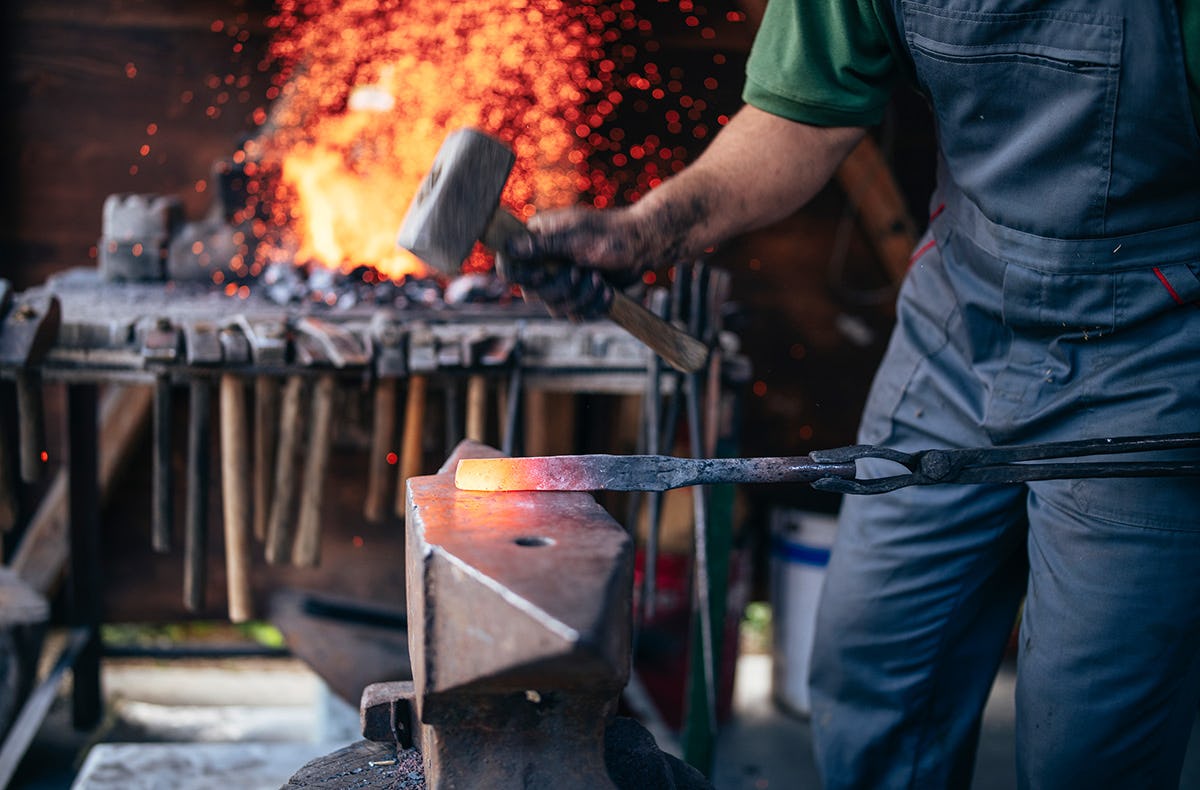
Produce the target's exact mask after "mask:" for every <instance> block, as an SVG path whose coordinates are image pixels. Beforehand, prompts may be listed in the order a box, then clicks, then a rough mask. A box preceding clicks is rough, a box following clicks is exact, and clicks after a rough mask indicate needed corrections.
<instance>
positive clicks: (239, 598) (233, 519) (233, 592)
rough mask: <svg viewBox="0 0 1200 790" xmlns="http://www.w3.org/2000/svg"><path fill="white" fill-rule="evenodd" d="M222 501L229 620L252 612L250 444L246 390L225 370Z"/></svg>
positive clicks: (237, 620) (238, 620) (222, 386)
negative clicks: (248, 438)
mask: <svg viewBox="0 0 1200 790" xmlns="http://www.w3.org/2000/svg"><path fill="white" fill-rule="evenodd" d="M220 398H221V403H220V415H221V423H220V425H221V430H220V434H221V504H222V508H223V514H224V521H225V579H226V589H227V591H228V598H229V602H228V605H229V620H230V622H234V623H244V622H246V621H247V620H249V619H251V618H252V617H253V616H254V606H253V603H252V595H251V588H250V565H251V561H250V529H251V525H250V491H249V489H248V483H249V468H248V467H249V465H250V448H249V447H248V446H247V444H248V442H247V440H246V434H247V433H248V432H249V431H248V425H249V420H248V418H247V414H246V392H245V387H244V386H243V384H242V379H241V378H240V377H239V376H236V375H233V374H231V373H226V374H224V375H222V376H221V384H220Z"/></svg>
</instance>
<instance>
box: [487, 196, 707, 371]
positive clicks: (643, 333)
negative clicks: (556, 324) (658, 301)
mask: <svg viewBox="0 0 1200 790" xmlns="http://www.w3.org/2000/svg"><path fill="white" fill-rule="evenodd" d="M517 233H528V230H526V228H525V224H524V223H523V222H521V220H519V219H517V218H516V217H514V216H513V215H512V214H511V213H509V212H508V210H507V209H505V208H503V207H501V208H498V209H496V213H495V214H493V215H492V219H491V222H489V223H488V226H487V229H486V230H485V231H484V233H483V238H482V241H483V243H484V244H485V245H487V246H488V247H491V248H492V249H493V250H498V249H503V246H504V244H505V242H506V240H507V239H508V238H509V237H511V236H513V235H515V234H517ZM608 317H609V318H611V319H612V321H613V323H615V324H617V326H620V327H621V328H623V329H624V330H625V331H627V332H629V334H631V335H633V336H634V337H636V338H637V339H638V340H640V341H642V343H644V344H645V345H646V346H647V347H649V348H650V350H652V351H654V352H655V353H656V354H658V355H659V356H660V357H662V358H663V359H664V360H666V361H667V363H668V364H669V365H670V366H671V367H673V368H675V369H676V370H679V371H682V372H684V373H691V372H693V371H696V370H699V369H700V368H702V367H704V363H705V362H706V361H707V360H708V347H707V346H705V345H704V344H703V343H701V342H700V341H699V340H697V339H696V338H694V337H692V336H691V335H689V334H688V333H687V332H684V331H683V330H682V329H680V328H679V327H677V326H675V325H673V324H670V323H667V322H666V321H664V320H663V319H661V318H659V317H658V316H656V315H655V314H654V313H652V312H650V311H649V310H647V309H646V308H644V307H642V306H641V305H640V304H638V303H636V302H634V301H633V300H632V299H630V298H629V297H628V296H626V295H625V294H623V293H621V292H620V291H618V290H616V289H615V288H614V289H613V292H612V300H611V301H610V302H609V307H608Z"/></svg>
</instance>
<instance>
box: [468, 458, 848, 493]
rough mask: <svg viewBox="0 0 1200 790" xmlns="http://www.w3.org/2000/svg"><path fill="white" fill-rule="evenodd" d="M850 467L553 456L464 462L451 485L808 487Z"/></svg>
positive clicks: (800, 461)
mask: <svg viewBox="0 0 1200 790" xmlns="http://www.w3.org/2000/svg"><path fill="white" fill-rule="evenodd" d="M854 474H855V470H854V463H853V462H847V463H834V464H822V463H817V462H815V461H813V459H812V458H810V457H809V456H807V455H798V456H793V457H785V458H677V457H675V456H669V455H556V456H542V457H536V458H464V459H462V460H461V461H459V462H458V469H457V470H456V472H455V475H454V484H455V485H456V486H457V487H458V488H460V489H463V490H467V491H666V490H668V489H671V488H682V487H685V486H694V485H705V484H710V483H811V482H814V481H816V480H820V479H823V478H828V477H839V478H852V477H854Z"/></svg>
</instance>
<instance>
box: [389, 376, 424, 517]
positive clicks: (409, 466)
mask: <svg viewBox="0 0 1200 790" xmlns="http://www.w3.org/2000/svg"><path fill="white" fill-rule="evenodd" d="M428 385H429V380H428V379H427V378H426V377H425V376H424V375H421V374H417V375H414V376H410V377H409V379H408V397H407V399H406V400H405V404H404V429H403V435H402V436H401V442H402V444H401V447H400V473H399V476H398V477H397V479H396V501H395V506H394V510H395V513H396V515H397V516H399V517H400V518H404V513H405V510H406V508H407V493H406V492H405V483H407V482H408V478H410V477H416V476H417V475H419V474H421V448H422V439H423V438H424V434H425V396H426V391H427V388H428Z"/></svg>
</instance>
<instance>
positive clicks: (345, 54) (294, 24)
mask: <svg viewBox="0 0 1200 790" xmlns="http://www.w3.org/2000/svg"><path fill="white" fill-rule="evenodd" d="M299 9H300V6H299V4H297V3H295V2H284V3H282V4H281V7H280V11H279V14H278V15H277V16H276V17H274V18H273V19H272V24H273V25H275V26H276V27H277V29H278V34H277V38H276V40H275V41H274V43H273V45H272V54H273V55H274V57H276V58H277V59H278V60H279V62H280V63H281V64H282V68H281V70H280V73H279V75H280V77H279V81H280V83H281V87H280V88H279V91H278V99H277V100H276V103H275V106H274V107H273V108H272V111H271V114H270V116H269V117H268V118H266V119H265V120H266V122H265V126H264V135H263V136H261V137H260V139H259V141H257V143H258V145H257V147H258V150H257V151H256V152H255V153H256V154H258V160H259V162H260V163H264V164H267V163H272V162H274V163H276V166H277V167H278V170H279V176H280V179H281V183H280V184H279V185H278V186H277V187H276V189H275V194H274V197H275V198H276V199H277V200H278V199H280V198H284V201H283V202H284V203H285V204H287V206H286V209H285V210H278V209H277V210H276V212H275V215H274V221H275V222H276V224H277V226H278V228H279V229H280V231H281V237H282V238H283V239H284V241H283V242H282V243H284V244H290V245H291V247H292V249H291V254H292V256H293V257H294V259H295V260H297V261H299V262H304V261H314V262H317V263H320V264H323V265H326V266H331V267H340V268H342V269H344V270H348V269H350V268H353V267H355V266H360V265H366V266H373V267H375V268H377V269H379V270H380V271H381V272H382V273H383V274H385V275H386V276H389V277H393V278H396V277H400V276H402V275H404V274H406V273H409V272H413V271H420V270H421V269H422V268H423V267H421V266H420V264H419V263H418V262H417V261H416V260H415V259H414V258H413V257H412V256H411V255H409V254H408V253H407V252H405V251H403V250H400V249H398V248H397V247H396V243H395V234H396V231H397V229H398V228H399V226H400V222H401V220H402V219H403V216H404V212H405V210H406V209H407V207H408V203H409V202H410V200H411V199H412V196H413V195H414V194H415V192H416V189H417V185H418V184H419V182H420V180H421V178H422V177H423V176H424V175H425V173H426V172H427V170H428V169H429V166H430V164H431V162H432V161H433V158H434V155H435V154H436V152H437V149H438V147H439V146H440V145H441V142H442V140H443V139H444V138H445V136H446V134H447V133H448V132H450V131H451V130H453V129H455V128H457V127H460V126H476V127H479V128H482V129H483V130H485V131H487V132H490V133H492V134H495V135H496V136H498V137H499V138H500V139H502V140H504V141H505V142H506V143H508V144H509V145H510V146H511V147H512V148H513V150H514V152H515V153H516V155H517V164H516V166H515V168H514V171H513V174H512V176H511V177H510V179H509V181H508V184H507V187H506V191H505V195H504V198H503V200H504V202H505V203H506V205H509V206H510V207H512V208H513V209H515V210H516V211H517V212H519V213H520V214H521V215H524V216H526V217H528V216H530V215H532V213H533V211H534V206H535V205H546V206H549V205H561V204H564V203H569V202H572V201H573V200H574V199H575V198H576V197H577V195H578V186H579V184H578V175H577V170H578V166H579V164H580V163H581V162H582V161H583V158H584V155H585V152H584V151H583V145H584V144H583V142H582V141H581V140H580V138H579V137H578V135H577V134H576V132H575V126H574V124H572V123H571V122H570V121H568V120H566V118H565V114H564V112H563V111H564V108H566V107H572V106H576V105H578V104H580V103H581V102H582V100H583V99H584V87H585V86H584V85H583V83H584V82H586V80H587V79H588V77H589V76H590V75H589V70H588V67H587V65H586V63H585V60H586V59H587V57H588V56H589V55H591V54H593V53H592V51H591V50H590V49H589V48H588V46H587V39H588V35H589V26H588V24H587V23H586V21H585V20H584V18H583V17H582V16H581V14H580V12H579V9H578V8H572V7H568V6H567V5H566V4H565V3H563V2H559V1H558V0H543V1H542V2H536V1H534V0H456V1H455V2H444V3H428V2H422V3H398V2H378V0H353V1H352V2H338V1H337V0H321V2H307V3H305V4H303V16H302V15H301V12H300V10H299Z"/></svg>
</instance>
